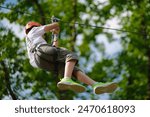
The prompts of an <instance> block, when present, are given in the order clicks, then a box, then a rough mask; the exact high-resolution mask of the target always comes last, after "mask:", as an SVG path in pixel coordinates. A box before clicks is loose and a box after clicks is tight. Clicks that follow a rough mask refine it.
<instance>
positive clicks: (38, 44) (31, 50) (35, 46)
mask: <svg viewBox="0 0 150 117" xmlns="http://www.w3.org/2000/svg"><path fill="white" fill-rule="evenodd" d="M40 45H42V44H41V43H37V44H35V45H33V47H31V48H30V52H31V53H34V52H35V51H36V49H37V48H38V47H40Z"/></svg>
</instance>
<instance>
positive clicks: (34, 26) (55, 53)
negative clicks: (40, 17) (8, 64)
mask: <svg viewBox="0 0 150 117" xmlns="http://www.w3.org/2000/svg"><path fill="white" fill-rule="evenodd" d="M46 32H53V33H54V34H58V33H59V24H58V23H56V22H55V23H51V24H48V25H43V26H42V25H41V24H39V23H38V22H28V23H27V24H26V26H25V33H26V43H27V51H28V56H29V59H30V64H31V65H32V66H33V67H37V68H41V69H45V70H48V71H51V72H54V71H57V72H58V73H59V74H60V75H62V76H63V79H62V80H61V81H60V82H58V84H57V87H58V88H59V89H60V90H72V91H75V92H79V93H81V92H84V91H85V90H86V88H85V87H84V86H83V85H81V84H79V83H76V82H74V81H73V80H72V79H71V77H72V76H74V77H75V78H77V79H78V80H79V81H80V82H83V83H85V84H87V85H91V86H92V87H93V90H94V93H95V94H102V93H112V92H113V91H114V90H116V88H117V84H116V83H114V82H111V83H102V82H96V81H94V80H93V79H91V78H90V77H88V76H87V75H86V74H84V73H83V72H82V71H81V70H80V69H79V68H78V67H76V66H75V65H76V63H77V62H78V57H77V55H76V54H74V53H73V52H70V51H68V50H67V49H64V48H59V47H58V39H57V38H54V40H53V43H52V46H50V45H49V44H47V42H46V41H45V40H44V38H43V37H42V36H43V35H44V33H46Z"/></svg>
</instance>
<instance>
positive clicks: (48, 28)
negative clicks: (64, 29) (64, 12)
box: [44, 22, 59, 32]
mask: <svg viewBox="0 0 150 117" xmlns="http://www.w3.org/2000/svg"><path fill="white" fill-rule="evenodd" d="M53 30H59V24H58V23H57V22H55V23H52V24H48V25H46V26H45V27H44V31H45V32H50V31H53Z"/></svg>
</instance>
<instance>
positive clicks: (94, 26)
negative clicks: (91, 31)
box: [0, 5, 140, 34]
mask: <svg viewBox="0 0 150 117" xmlns="http://www.w3.org/2000/svg"><path fill="white" fill-rule="evenodd" d="M0 8H3V9H7V10H11V11H15V12H20V13H24V12H23V11H20V10H13V9H11V8H8V7H6V6H1V5H0ZM24 14H26V15H30V16H31V14H29V13H24ZM45 18H46V19H50V18H51V17H45ZM59 21H60V22H62V23H67V24H77V25H81V26H86V27H92V28H99V29H107V30H114V31H119V32H127V33H136V34H140V33H139V32H134V31H129V30H122V29H116V28H110V27H104V26H96V25H90V24H82V23H79V22H75V23H70V22H66V21H63V20H59Z"/></svg>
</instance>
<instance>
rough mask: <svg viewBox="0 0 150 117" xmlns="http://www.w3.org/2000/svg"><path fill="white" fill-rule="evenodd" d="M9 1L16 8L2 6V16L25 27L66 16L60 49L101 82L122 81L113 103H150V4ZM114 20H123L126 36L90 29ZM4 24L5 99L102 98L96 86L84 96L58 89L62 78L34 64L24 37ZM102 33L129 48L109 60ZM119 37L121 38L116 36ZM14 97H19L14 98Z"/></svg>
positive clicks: (138, 0)
mask: <svg viewBox="0 0 150 117" xmlns="http://www.w3.org/2000/svg"><path fill="white" fill-rule="evenodd" d="M6 1H7V0H2V1H1V2H0V5H5V6H8V7H9V8H11V9H12V10H6V11H5V10H4V9H2V8H0V10H1V11H0V18H1V19H4V18H5V19H7V20H9V21H10V22H11V23H16V24H19V25H20V26H24V25H25V24H26V23H27V22H28V21H30V20H33V21H38V22H40V23H42V24H47V23H50V17H51V16H52V15H55V16H56V17H58V18H60V19H61V22H60V26H61V35H60V45H61V46H63V47H66V48H68V49H70V50H72V51H75V52H76V53H77V54H78V55H79V56H80V60H79V67H81V68H83V70H84V71H85V72H86V73H87V74H88V75H89V76H90V77H91V78H93V79H94V80H96V81H103V82H108V81H117V82H118V83H119V88H118V90H117V91H116V92H115V93H113V94H111V95H109V96H110V99H150V92H149V91H150V39H149V37H150V36H149V35H150V34H149V32H150V31H149V30H150V27H149V24H150V20H149V18H150V16H149V15H150V13H149V12H150V10H149V9H150V3H149V1H148V0H132V1H122V0H104V1H103V2H102V1H100V0H94V1H92V0H86V1H84V2H81V1H80V0H79V1H77V0H17V2H11V3H9V2H7V3H6ZM113 18H117V20H118V22H119V25H120V27H121V29H122V30H124V32H114V31H109V30H106V29H103V28H91V27H90V26H89V25H97V26H103V25H105V24H106V23H107V21H109V20H111V19H113ZM75 22H78V23H79V24H74V23H75ZM82 24H84V25H82ZM0 26H1V27H0V63H1V64H0V81H1V85H0V88H1V90H0V99H7V98H9V99H11V98H12V99H18V98H19V99H100V97H99V96H96V95H94V94H93V93H91V89H90V87H88V89H87V92H86V93H83V94H77V93H74V92H71V91H63V92H62V91H59V90H58V88H57V87H56V83H57V82H58V81H59V79H54V76H53V74H52V73H49V72H47V71H43V70H40V69H34V68H32V67H31V66H30V65H29V62H28V58H27V56H26V48H25V41H24V39H20V38H18V37H17V36H16V34H14V32H13V31H12V30H11V29H9V28H7V27H4V26H3V25H2V24H0ZM114 28H115V27H114ZM102 34H103V35H105V36H106V40H107V41H108V42H109V43H113V42H117V40H119V41H118V42H119V43H120V44H121V45H122V48H123V49H122V50H121V51H119V52H118V53H117V54H114V55H113V56H109V55H108V53H106V51H105V50H106V47H105V44H104V43H103V42H98V40H99V39H100V38H101V35H102ZM116 34H117V35H118V39H116V37H115V36H114V35H116ZM49 37H50V34H47V35H45V38H46V40H47V41H48V42H50V38H49ZM114 49H117V48H114ZM100 57H101V58H100ZM12 93H14V95H15V96H16V97H15V96H14V98H13V96H12V95H11V94H12ZM137 94H138V95H137ZM10 96H11V97H10Z"/></svg>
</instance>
